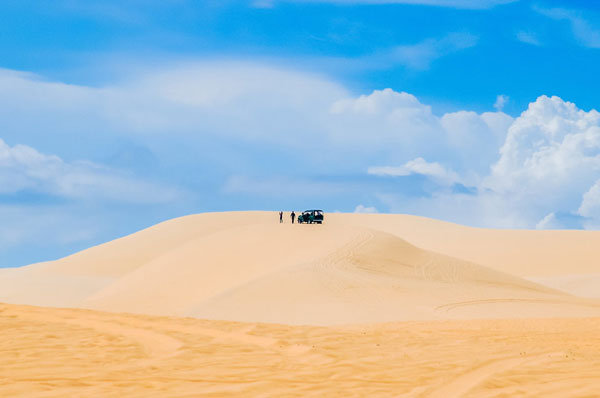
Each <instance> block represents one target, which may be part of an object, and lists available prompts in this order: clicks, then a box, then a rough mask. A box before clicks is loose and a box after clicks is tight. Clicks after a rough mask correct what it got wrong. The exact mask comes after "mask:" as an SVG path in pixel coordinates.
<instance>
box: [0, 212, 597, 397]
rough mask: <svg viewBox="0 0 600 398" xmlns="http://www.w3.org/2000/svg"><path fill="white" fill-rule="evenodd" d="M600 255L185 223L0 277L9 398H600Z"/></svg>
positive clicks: (383, 233) (591, 249)
mask: <svg viewBox="0 0 600 398" xmlns="http://www.w3.org/2000/svg"><path fill="white" fill-rule="evenodd" d="M286 221H287V219H286ZM598 247H600V233H598V232H589V231H510V230H486V229H476V228H468V227H463V226H459V225H455V224H451V223H445V222H441V221H436V220H431V219H425V218H420V217H413V216H405V215H352V214H329V215H326V220H325V224H324V225H291V224H289V223H286V224H283V225H280V224H279V223H278V217H277V214H276V213H266V212H237V213H212V214H201V215H194V216H188V217H183V218H179V219H174V220H170V221H167V222H165V223H162V224H159V225H156V226H154V227H151V228H148V229H146V230H143V231H140V232H138V233H136V234H133V235H130V236H127V237H124V238H121V239H117V240H115V241H112V242H108V243H106V244H103V245H100V246H97V247H93V248H91V249H88V250H85V251H82V252H80V253H76V254H74V255H72V256H69V257H66V258H64V259H60V260H57V261H51V262H46V263H40V264H33V265H31V266H28V267H22V268H19V269H8V270H7V269H4V270H0V302H4V303H7V304H1V305H0V332H1V333H2V339H1V340H0V364H1V366H0V396H1V397H4V396H6V397H18V396H28V397H65V396H77V397H98V396H102V397H111V396H114V397H124V396H127V397H129V396H139V397H152V396H156V397H167V396H168V397H180V396H181V397H192V396H273V397H282V396H343V397H348V396H357V397H364V396H389V397H392V396H393V397H398V396H400V397H440V398H443V397H447V398H452V397H467V398H468V397H516V396H518V397H565V396H568V397H588V398H590V397H596V396H598V395H597V394H598V393H597V392H598V391H600V352H599V351H600V333H598V331H599V330H600V299H599V297H600V294H598V292H600V278H599V277H598V275H599V274H598V272H599V269H598V249H597V248H598ZM24 304H26V305H24ZM55 307H63V308H55ZM594 394H596V395H594Z"/></svg>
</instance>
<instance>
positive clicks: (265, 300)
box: [0, 212, 600, 325]
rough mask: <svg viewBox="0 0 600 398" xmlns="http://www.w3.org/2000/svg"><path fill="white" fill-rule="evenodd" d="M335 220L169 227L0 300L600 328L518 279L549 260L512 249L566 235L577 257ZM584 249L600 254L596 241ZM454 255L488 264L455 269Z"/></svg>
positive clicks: (414, 228)
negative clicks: (521, 268)
mask: <svg viewBox="0 0 600 398" xmlns="http://www.w3.org/2000/svg"><path fill="white" fill-rule="evenodd" d="M286 221H287V220H286ZM325 221H326V222H325V224H324V225H290V224H283V225H280V224H279V223H278V217H277V215H276V214H275V213H265V212H239V213H210V214H202V215H194V216H188V217H183V218H180V219H175V220H170V221H168V222H165V223H162V224H159V225H157V226H154V227H152V228H149V229H146V230H143V231H140V232H138V233H136V234H133V235H130V236H127V237H124V238H121V239H118V240H115V241H113V242H109V243H107V244H104V245H100V246H97V247H94V248H91V249H89V250H86V251H83V252H80V253H77V254H74V255H72V256H69V257H66V258H64V259H61V260H57V261H53V262H48V263H41V264H34V265H31V266H29V267H24V268H21V269H13V270H2V272H0V301H4V302H11V303H20V304H33V305H47V306H62V307H82V308H91V309H101V310H106V311H113V312H133V313H143V314H157V315H177V316H194V317H200V318H209V319H227V320H237V321H248V322H256V321H262V322H273V323H289V324H314V325H329V324H345V323H364V322H386V321H400V320H426V319H447V318H513V317H563V316H600V301H597V300H592V299H583V298H580V297H576V296H575V295H573V294H567V293H565V292H562V291H559V290H555V289H553V288H551V287H548V286H544V285H542V284H539V283H534V282H532V281H529V280H526V279H523V278H522V276H526V275H523V274H522V273H521V272H514V267H515V266H514V263H518V264H523V263H526V264H528V265H527V267H528V269H527V270H526V271H525V274H527V273H529V271H536V270H538V269H540V270H541V269H544V267H546V265H545V264H539V262H543V261H544V259H545V258H544V256H541V257H539V256H538V257H537V258H536V257H535V256H534V255H532V253H529V252H527V251H525V250H516V248H518V247H520V246H519V245H521V244H522V243H521V242H522V240H525V241H526V242H527V241H528V239H529V241H531V242H533V241H538V242H539V241H540V240H542V241H543V240H544V239H546V238H547V239H548V242H549V243H551V244H554V246H553V247H552V250H554V251H556V250H558V249H557V243H556V242H558V238H557V236H565V238H564V241H563V250H564V251H567V252H568V251H569V248H570V246H569V245H570V244H572V243H571V242H570V241H571V240H573V238H572V234H570V233H569V232H568V231H559V232H556V233H555V234H550V235H548V234H546V233H543V234H541V235H540V234H539V233H538V232H536V231H488V230H478V229H472V228H466V227H461V226H456V225H453V224H448V223H442V222H437V221H434V220H428V219H422V218H418V217H410V216H391V215H390V216H387V215H386V216H382V215H366V216H365V215H340V214H333V215H328V216H326V220H325ZM511 233H515V234H517V235H522V236H524V238H523V237H521V240H518V239H517V240H515V239H513V238H511V236H512V235H511ZM428 234H429V235H428ZM557 234H558V235H557ZM427 236H431V238H430V241H427ZM503 236H508V238H505V239H504V241H503V240H502V239H503ZM581 236H585V239H584V241H585V242H586V244H587V245H589V243H590V242H591V241H594V239H596V241H597V242H598V243H600V236H598V235H597V234H594V233H590V234H587V235H586V234H584V235H581ZM461 237H462V238H461ZM548 237H549V238H548ZM409 242H410V243H409ZM448 242H453V243H452V244H449V243H448ZM506 242H508V243H506ZM416 243H418V244H417V245H415V244H416ZM494 243H495V245H496V246H494V247H493V248H492V249H489V250H490V251H491V252H492V254H493V253H495V252H496V251H500V250H501V248H502V247H503V245H504V248H505V249H506V250H507V251H508V252H509V254H511V253H512V254H511V255H512V259H511V255H509V254H506V253H504V255H503V256H504V258H506V259H507V260H506V261H507V262H508V263H507V265H506V266H502V265H500V264H498V263H497V261H496V260H495V259H494V258H493V255H491V256H488V257H485V256H484V254H482V249H481V248H482V247H484V248H489V247H491V246H493V244H494ZM539 245H540V243H538V246H535V247H536V250H537V248H538V247H539ZM417 246H418V247H417ZM470 247H471V248H472V250H471V251H469V248H470ZM431 248H434V249H438V250H437V252H436V250H430V249H431ZM439 252H441V253H444V254H441V253H439ZM457 252H459V253H463V254H465V255H464V257H465V258H469V260H472V259H473V258H477V259H480V260H481V263H480V264H477V263H475V262H472V261H466V260H463V259H459V258H456V257H453V256H450V255H451V254H456V253H457ZM534 254H535V253H534ZM586 261H589V260H586ZM536 267H537V268H536ZM561 267H562V268H561ZM580 267H581V269H582V270H588V264H587V263H584V264H581V265H580ZM551 268H552V274H553V275H555V276H556V275H560V274H559V272H560V270H561V269H562V270H563V271H562V272H564V273H567V271H568V272H569V273H573V270H574V269H575V270H576V267H574V266H573V265H572V264H570V263H568V264H563V265H560V264H557V263H556V261H555V263H552V264H551ZM538 274H539V273H538ZM546 275H547V274H546ZM548 285H549V286H550V284H548ZM571 290H573V289H571Z"/></svg>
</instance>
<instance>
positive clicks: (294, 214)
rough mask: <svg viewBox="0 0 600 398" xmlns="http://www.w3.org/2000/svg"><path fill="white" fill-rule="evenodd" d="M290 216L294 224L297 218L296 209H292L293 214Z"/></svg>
mask: <svg viewBox="0 0 600 398" xmlns="http://www.w3.org/2000/svg"><path fill="white" fill-rule="evenodd" d="M290 217H292V224H293V223H294V219H295V218H296V213H294V210H292V214H290Z"/></svg>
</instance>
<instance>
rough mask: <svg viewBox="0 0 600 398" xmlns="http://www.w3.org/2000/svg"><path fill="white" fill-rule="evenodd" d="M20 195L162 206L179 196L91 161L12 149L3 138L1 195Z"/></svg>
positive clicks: (17, 147)
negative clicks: (38, 194)
mask: <svg viewBox="0 0 600 398" xmlns="http://www.w3.org/2000/svg"><path fill="white" fill-rule="evenodd" d="M20 192H28V193H31V192H36V193H40V194H46V195H52V196H57V197H65V198H80V199H81V198H85V199H92V200H96V199H109V200H117V201H120V202H134V203H161V202H168V201H171V200H175V199H176V197H177V192H176V191H175V190H174V189H172V188H165V187H162V186H158V185H155V184H152V183H148V182H144V181H138V180H137V179H135V178H133V177H127V176H124V175H120V174H119V173H118V172H116V171H114V170H110V169H108V168H105V167H102V166H100V165H97V164H94V163H91V162H75V163H67V162H65V161H63V160H62V159H61V158H59V157H58V156H55V155H46V154H43V153H40V152H38V151H37V150H35V149H34V148H31V147H29V146H26V145H15V146H13V147H11V146H9V145H7V144H6V143H5V142H4V141H3V140H2V139H0V196H1V195H11V194H18V193H20Z"/></svg>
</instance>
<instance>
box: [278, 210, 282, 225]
mask: <svg viewBox="0 0 600 398" xmlns="http://www.w3.org/2000/svg"><path fill="white" fill-rule="evenodd" d="M282 222H283V212H282V211H280V212H279V224H281V223H282Z"/></svg>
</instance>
